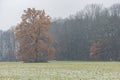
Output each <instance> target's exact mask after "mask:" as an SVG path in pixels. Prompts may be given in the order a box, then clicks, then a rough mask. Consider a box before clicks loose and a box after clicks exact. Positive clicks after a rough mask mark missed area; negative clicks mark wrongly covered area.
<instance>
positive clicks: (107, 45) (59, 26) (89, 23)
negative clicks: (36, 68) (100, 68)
mask: <svg viewBox="0 0 120 80" xmlns="http://www.w3.org/2000/svg"><path fill="white" fill-rule="evenodd" d="M50 27H51V28H50V33H51V34H53V35H54V37H55V39H56V40H55V43H54V47H55V48H56V54H55V58H54V59H55V60H82V61H89V60H98V61H101V60H102V61H120V4H114V5H112V6H111V7H109V8H105V7H103V6H102V5H99V4H92V5H87V6H86V7H85V8H84V9H83V10H81V11H79V12H77V13H76V14H74V15H70V16H69V17H67V18H65V19H61V18H57V19H53V20H52V24H51V25H50ZM16 45H17V42H16V41H15V32H14V27H12V28H11V29H9V30H7V31H2V30H1V31H0V60H1V61H16V60H19V59H18V58H17V57H16V54H15V53H16V48H17V47H16Z"/></svg>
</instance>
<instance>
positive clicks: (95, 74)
mask: <svg viewBox="0 0 120 80" xmlns="http://www.w3.org/2000/svg"><path fill="white" fill-rule="evenodd" d="M0 80H120V62H71V61H63V62H62V61H53V62H49V63H22V62H1V63H0Z"/></svg>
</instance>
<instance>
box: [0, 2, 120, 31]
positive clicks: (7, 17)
mask: <svg viewBox="0 0 120 80" xmlns="http://www.w3.org/2000/svg"><path fill="white" fill-rule="evenodd" d="M95 3H96V4H103V5H104V6H105V7H109V6H111V5H112V4H114V3H120V0H0V29H2V30H7V29H9V28H10V27H11V26H15V25H16V24H17V23H19V22H20V17H21V14H22V13H23V10H25V9H27V8H36V9H40V10H41V9H42V10H43V9H44V10H45V11H46V13H47V14H48V15H50V16H51V17H52V18H56V17H61V18H65V17H67V16H69V15H70V14H75V13H76V12H77V11H80V10H81V9H83V8H84V7H85V6H86V5H87V4H95Z"/></svg>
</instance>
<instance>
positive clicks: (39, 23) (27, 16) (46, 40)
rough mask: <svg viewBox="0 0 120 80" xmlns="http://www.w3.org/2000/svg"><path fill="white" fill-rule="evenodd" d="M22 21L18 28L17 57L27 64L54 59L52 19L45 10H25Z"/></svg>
mask: <svg viewBox="0 0 120 80" xmlns="http://www.w3.org/2000/svg"><path fill="white" fill-rule="evenodd" d="M21 18H22V21H21V22H20V23H19V24H18V25H17V26H16V40H17V42H18V47H17V51H16V54H17V56H18V57H19V58H20V59H21V60H23V61H25V62H26V61H27V62H46V61H48V60H49V59H51V58H54V53H55V49H54V47H52V43H53V42H54V38H53V36H52V35H51V34H50V32H49V25H50V23H51V18H50V17H49V16H47V15H46V14H45V11H44V10H36V9H34V8H28V9H27V10H24V14H23V15H22V17H21Z"/></svg>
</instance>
